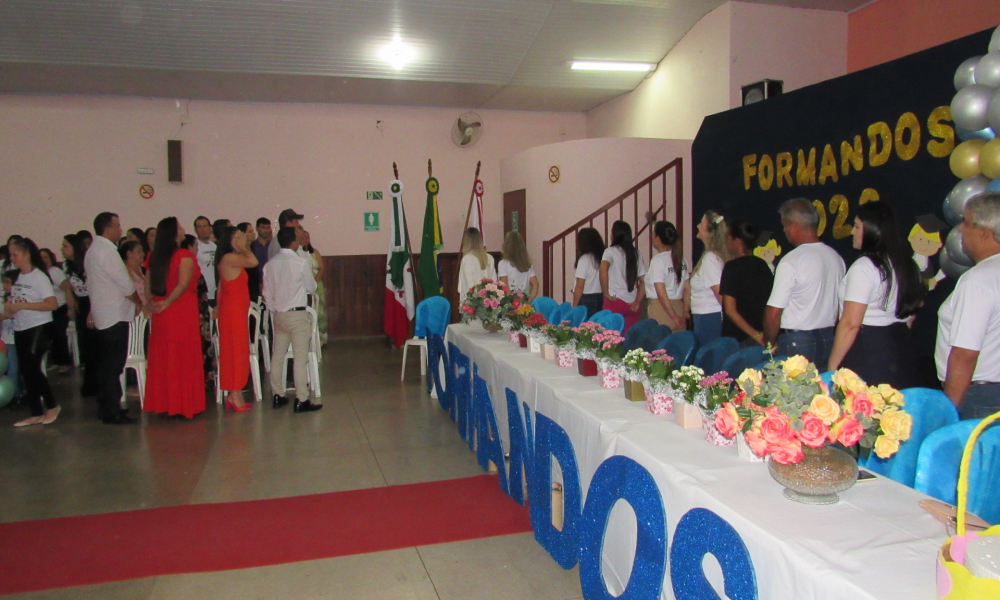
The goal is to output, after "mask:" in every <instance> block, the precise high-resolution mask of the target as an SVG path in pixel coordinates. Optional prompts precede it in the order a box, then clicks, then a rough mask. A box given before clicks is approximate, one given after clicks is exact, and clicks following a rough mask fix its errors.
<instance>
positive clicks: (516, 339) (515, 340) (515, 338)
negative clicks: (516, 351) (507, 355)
mask: <svg viewBox="0 0 1000 600" xmlns="http://www.w3.org/2000/svg"><path fill="white" fill-rule="evenodd" d="M520 335H521V334H519V333H518V332H516V331H508V332H507V339H508V340H510V343H511V344H514V345H515V346H520V345H521V337H520Z"/></svg>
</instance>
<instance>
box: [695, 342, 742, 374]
mask: <svg viewBox="0 0 1000 600" xmlns="http://www.w3.org/2000/svg"><path fill="white" fill-rule="evenodd" d="M739 349H740V343H739V342H737V341H736V338H731V337H721V338H719V339H717V340H713V341H711V342H709V343H708V344H706V345H704V346H702V347H701V348H699V349H698V352H697V353H696V354H695V356H694V365H695V366H696V367H700V368H701V370H702V371H705V373H708V374H709V375H711V374H713V373H718V372H719V371H721V370H722V363H724V362H726V359H727V358H729V357H730V356H732V355H733V354H735V353H736V352H737V351H739ZM737 375H739V373H737Z"/></svg>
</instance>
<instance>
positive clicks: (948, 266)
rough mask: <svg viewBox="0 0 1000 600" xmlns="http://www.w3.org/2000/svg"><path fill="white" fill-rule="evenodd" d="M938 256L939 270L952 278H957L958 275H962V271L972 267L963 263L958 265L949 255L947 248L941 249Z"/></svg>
mask: <svg viewBox="0 0 1000 600" xmlns="http://www.w3.org/2000/svg"><path fill="white" fill-rule="evenodd" d="M939 256H940V263H941V270H942V271H944V274H945V275H947V276H948V277H951V278H952V279H955V280H957V279H958V278H959V277H961V276H962V273H965V272H966V271H968V270H969V269H971V268H972V267H967V266H965V265H960V264H958V263H956V262H955V261H953V260H952V259H951V257H950V256H949V255H948V251H947V250H942V251H941V254H939Z"/></svg>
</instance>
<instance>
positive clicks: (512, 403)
mask: <svg viewBox="0 0 1000 600" xmlns="http://www.w3.org/2000/svg"><path fill="white" fill-rule="evenodd" d="M506 392H507V431H508V432H509V433H510V478H509V482H510V491H509V492H508V493H509V494H510V497H511V498H513V499H514V501H515V502H517V503H518V504H520V505H521V506H524V483H523V480H522V478H521V473H522V471H529V470H530V467H529V465H530V464H531V446H529V445H528V437H527V436H526V435H525V433H524V422H523V421H522V420H521V411H520V410H518V406H517V394H515V393H514V392H513V391H512V390H511V389H510V388H507V389H506ZM525 409H526V410H527V405H525ZM527 416H528V418H529V419H530V418H531V416H530V415H527ZM528 423H529V426H530V423H531V422H530V421H529V422H528Z"/></svg>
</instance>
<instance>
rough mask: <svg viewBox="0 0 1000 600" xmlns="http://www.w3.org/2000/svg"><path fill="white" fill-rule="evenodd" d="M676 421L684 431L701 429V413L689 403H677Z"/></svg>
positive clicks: (675, 407)
mask: <svg viewBox="0 0 1000 600" xmlns="http://www.w3.org/2000/svg"><path fill="white" fill-rule="evenodd" d="M674 421H675V422H676V423H677V424H678V425H680V426H681V427H683V428H684V429H698V428H699V427H701V411H700V410H698V407H697V406H695V405H693V404H688V403H687V402H677V403H676V405H675V406H674Z"/></svg>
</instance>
